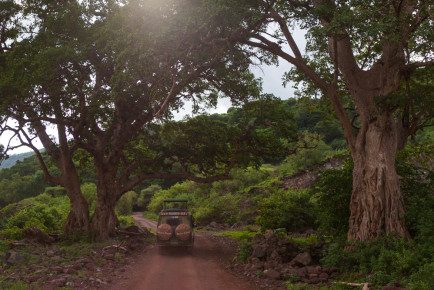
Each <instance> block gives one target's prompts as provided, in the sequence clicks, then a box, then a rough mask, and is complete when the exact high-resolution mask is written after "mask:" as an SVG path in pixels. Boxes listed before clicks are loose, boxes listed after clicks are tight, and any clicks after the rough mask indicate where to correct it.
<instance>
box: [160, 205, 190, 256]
mask: <svg viewBox="0 0 434 290" xmlns="http://www.w3.org/2000/svg"><path fill="white" fill-rule="evenodd" d="M193 227H194V225H193V217H192V215H191V214H190V213H189V212H188V201H187V200H186V199H165V200H164V201H163V210H162V211H161V213H160V215H159V217H158V224H157V244H158V246H159V252H160V253H163V252H164V251H165V250H166V249H167V248H170V247H178V248H179V247H183V248H185V249H186V250H187V251H188V252H191V251H192V249H193V244H194V232H193Z"/></svg>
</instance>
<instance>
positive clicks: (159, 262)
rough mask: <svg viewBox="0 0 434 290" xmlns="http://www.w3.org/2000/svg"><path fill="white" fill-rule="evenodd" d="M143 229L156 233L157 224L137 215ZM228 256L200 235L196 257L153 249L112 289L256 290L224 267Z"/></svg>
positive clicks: (197, 236)
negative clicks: (146, 228)
mask: <svg viewBox="0 0 434 290" xmlns="http://www.w3.org/2000/svg"><path fill="white" fill-rule="evenodd" d="M133 218H134V219H135V220H136V222H137V224H138V225H139V226H142V227H148V228H151V229H153V230H156V225H157V223H156V222H154V221H150V220H148V219H145V218H143V217H142V216H141V213H134V214H133ZM225 258H227V255H225V253H224V252H223V251H222V249H221V248H220V247H218V246H217V245H216V244H215V243H214V242H213V241H212V240H211V239H210V238H209V237H207V236H206V235H205V234H201V233H196V236H195V245H194V250H193V254H187V253H185V252H183V251H181V250H178V249H170V250H169V251H167V253H166V254H165V255H160V254H159V253H158V247H157V246H153V247H152V248H150V249H149V250H148V251H147V252H145V253H143V254H142V255H140V256H138V257H137V259H136V260H135V263H134V264H133V265H129V266H128V267H127V268H128V270H127V276H128V277H127V279H126V280H124V281H118V282H117V283H114V284H113V285H111V287H109V288H108V289H112V290H118V289H119V290H121V289H128V290H175V289H176V290H187V289H188V290H221V289H225V290H252V289H257V287H256V286H255V284H253V283H252V282H251V281H246V280H245V279H243V278H244V277H237V276H236V275H235V274H233V273H231V272H228V271H227V270H225V269H224V268H222V266H221V263H219V261H221V259H225Z"/></svg>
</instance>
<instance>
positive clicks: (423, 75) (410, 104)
mask: <svg viewBox="0 0 434 290" xmlns="http://www.w3.org/2000/svg"><path fill="white" fill-rule="evenodd" d="M258 3H259V4H258V5H259V6H258V7H256V9H254V11H255V12H256V13H252V16H251V17H250V18H249V19H247V20H246V21H252V20H251V19H255V21H256V23H258V24H257V25H256V29H253V30H250V31H248V30H246V31H245V32H244V34H240V41H241V42H243V43H245V44H247V45H249V46H251V47H253V48H257V49H258V50H259V51H260V52H262V53H264V54H265V55H270V54H271V55H272V56H274V57H276V58H280V60H282V61H286V62H288V63H290V64H292V65H294V67H295V68H296V72H294V71H293V72H290V73H288V74H287V77H288V79H289V80H295V81H299V82H302V83H303V84H304V88H306V89H307V91H309V93H311V94H312V95H311V96H315V94H317V93H319V94H320V95H323V96H325V97H327V98H328V100H329V101H330V103H331V105H332V106H333V108H334V112H335V113H336V115H337V117H338V118H339V120H340V123H341V125H342V127H343V131H344V134H345V137H346V140H347V143H348V146H349V149H350V151H351V156H352V158H353V160H354V164H355V165H354V171H353V190H352V198H351V203H350V209H351V216H350V219H349V232H348V240H362V241H364V240H372V239H375V238H376V237H377V236H379V235H380V234H381V233H394V234H397V235H398V236H401V237H406V238H409V234H408V232H407V230H406V227H405V222H404V211H405V210H404V206H403V201H402V196H401V190H400V187H399V177H398V175H397V173H396V171H395V156H396V152H397V150H399V149H402V148H403V146H404V145H405V143H406V141H407V139H408V136H409V135H410V134H413V133H414V132H415V131H416V130H418V129H420V128H422V127H423V126H424V125H426V124H427V121H429V120H432V107H433V104H432V100H433V88H432V86H433V83H432V78H433V70H432V66H433V64H434V62H433V53H434V52H433V30H432V24H433V18H432V14H431V13H432V10H433V3H432V2H431V1H423V0H421V1H413V0H399V1H394V0H391V1H381V0H378V1H358V0H348V1H340V0H339V1H338V0H336V1H332V0H319V1H308V0H306V1H295V0H294V1H291V0H289V1H273V0H270V1H259V2H258ZM249 10H250V11H252V9H251V8H249ZM259 23H261V24H262V25H260V24H259ZM294 27H298V28H302V29H304V30H305V31H307V46H306V53H305V54H303V53H302V51H301V49H300V47H299V44H297V42H296V41H295V38H294V35H293V32H292V31H293V30H292V28H294ZM347 97H350V100H351V102H352V103H353V105H354V107H353V108H352V109H353V110H354V111H355V114H354V113H352V114H351V115H350V114H349V113H348V112H347V111H346V108H345V106H344V105H343V104H344V102H346V101H345V100H346V98H347ZM346 103H347V104H348V102H346ZM350 116H351V117H350ZM355 120H356V122H354V121H355ZM355 124H357V125H358V126H357V127H356V126H354V125H355Z"/></svg>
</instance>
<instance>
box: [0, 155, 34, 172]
mask: <svg viewBox="0 0 434 290" xmlns="http://www.w3.org/2000/svg"><path fill="white" fill-rule="evenodd" d="M32 155H33V152H24V153H20V154H13V155H11V156H9V158H7V159H6V160H3V161H2V162H1V163H0V169H3V168H11V167H12V166H14V165H15V164H16V163H17V161H23V160H24V158H27V157H29V156H32Z"/></svg>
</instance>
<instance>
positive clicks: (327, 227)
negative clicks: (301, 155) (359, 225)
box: [314, 159, 354, 237]
mask: <svg viewBox="0 0 434 290" xmlns="http://www.w3.org/2000/svg"><path fill="white" fill-rule="evenodd" d="M353 166H354V164H353V161H352V159H348V160H346V161H345V162H344V167H343V169H327V170H324V171H322V172H321V179H320V180H319V181H317V183H316V184H315V189H314V193H315V198H316V212H317V214H318V217H319V229H320V231H322V232H323V234H326V235H331V236H333V237H344V236H345V235H346V234H347V232H348V219H349V217H350V200H351V191H352V187H353V177H352V172H353Z"/></svg>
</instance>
